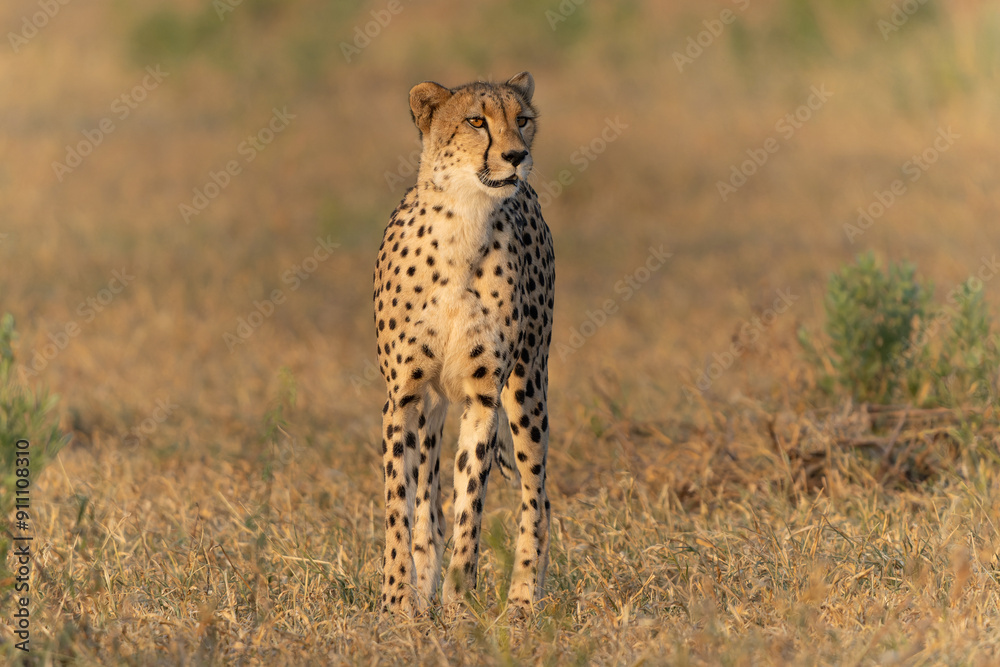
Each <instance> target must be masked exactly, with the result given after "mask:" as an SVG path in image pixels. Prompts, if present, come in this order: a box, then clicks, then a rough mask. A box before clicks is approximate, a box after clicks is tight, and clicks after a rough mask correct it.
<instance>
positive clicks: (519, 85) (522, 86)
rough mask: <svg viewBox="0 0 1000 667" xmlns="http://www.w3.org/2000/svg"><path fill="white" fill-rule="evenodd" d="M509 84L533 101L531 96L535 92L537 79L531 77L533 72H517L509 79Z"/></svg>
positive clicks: (526, 98)
mask: <svg viewBox="0 0 1000 667" xmlns="http://www.w3.org/2000/svg"><path fill="white" fill-rule="evenodd" d="M507 85H508V86H512V87H514V88H516V89H517V90H518V92H520V93H521V94H522V95H524V99H525V100H527V101H528V102H531V96H532V95H534V94H535V80H534V79H533V78H532V77H531V72H521V73H520V74H515V75H514V76H512V77H510V79H508V80H507Z"/></svg>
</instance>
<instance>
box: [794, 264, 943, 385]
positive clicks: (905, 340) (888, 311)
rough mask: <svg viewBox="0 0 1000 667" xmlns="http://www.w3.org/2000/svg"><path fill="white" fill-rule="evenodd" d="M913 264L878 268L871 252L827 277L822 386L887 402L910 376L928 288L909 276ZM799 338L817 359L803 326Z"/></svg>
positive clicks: (912, 269)
mask: <svg viewBox="0 0 1000 667" xmlns="http://www.w3.org/2000/svg"><path fill="white" fill-rule="evenodd" d="M914 273H915V268H914V267H913V265H912V264H908V263H903V264H899V265H890V266H889V267H888V269H887V270H886V271H885V272H883V271H882V269H881V267H880V266H879V264H878V262H877V261H876V259H875V257H874V255H873V254H871V253H868V254H867V255H861V256H859V257H858V258H857V262H856V263H855V264H853V265H848V266H845V267H844V268H842V269H841V270H840V271H839V272H838V273H835V274H833V275H832V276H830V280H829V282H828V283H827V288H826V302H825V307H826V329H825V331H826V336H827V338H828V341H829V342H828V345H829V352H828V354H827V355H826V360H825V363H823V364H822V365H823V366H824V367H825V368H827V369H830V371H832V372H826V373H824V378H823V385H824V386H825V387H826V388H828V389H832V385H833V384H839V385H840V386H842V387H843V388H844V389H846V390H847V391H848V392H850V394H851V396H852V397H853V398H854V399H855V400H856V401H862V402H868V403H889V402H891V401H892V399H893V398H894V397H895V396H896V395H897V394H898V392H899V390H900V389H901V387H902V386H903V385H904V384H905V382H904V380H905V379H906V378H907V377H909V376H910V375H911V374H910V372H909V371H910V368H911V367H912V365H913V363H914V361H915V356H916V355H915V354H913V351H914V350H913V349H912V348H913V343H914V341H915V339H916V338H917V333H918V328H919V327H920V325H921V322H923V320H924V318H925V308H926V305H927V300H928V297H927V295H928V288H927V287H925V286H924V285H921V284H920V283H919V282H918V281H917V280H916V279H915V278H914ZM799 340H800V341H801V342H802V344H803V345H804V346H805V347H806V349H807V351H809V352H810V353H812V354H813V355H814V357H816V358H818V357H819V356H820V355H819V354H818V353H817V352H816V349H815V346H814V345H813V343H812V341H811V340H810V339H809V336H808V335H807V334H806V332H805V331H804V330H800V332H799Z"/></svg>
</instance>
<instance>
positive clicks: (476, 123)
mask: <svg viewBox="0 0 1000 667" xmlns="http://www.w3.org/2000/svg"><path fill="white" fill-rule="evenodd" d="M467 120H468V121H469V125H471V126H472V127H474V128H476V129H479V128H481V127H482V126H483V125H486V119H485V118H480V117H478V116H477V117H476V118H469V119H467Z"/></svg>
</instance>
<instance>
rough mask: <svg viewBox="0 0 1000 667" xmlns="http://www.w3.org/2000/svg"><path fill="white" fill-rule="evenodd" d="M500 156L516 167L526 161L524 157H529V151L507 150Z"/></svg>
mask: <svg viewBox="0 0 1000 667" xmlns="http://www.w3.org/2000/svg"><path fill="white" fill-rule="evenodd" d="M500 157H502V158H503V159H504V160H507V162H510V163H511V164H512V165H514V166H515V167H516V166H517V165H519V164H521V163H522V162H524V158H526V157H528V151H507V152H506V153H502V154H501V155H500Z"/></svg>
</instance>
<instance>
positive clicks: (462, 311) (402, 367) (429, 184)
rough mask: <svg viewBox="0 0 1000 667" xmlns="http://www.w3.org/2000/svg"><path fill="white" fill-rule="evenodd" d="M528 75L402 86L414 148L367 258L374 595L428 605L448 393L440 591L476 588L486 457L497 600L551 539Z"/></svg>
mask: <svg viewBox="0 0 1000 667" xmlns="http://www.w3.org/2000/svg"><path fill="white" fill-rule="evenodd" d="M533 92H534V81H533V79H532V78H531V75H530V74H528V73H527V72H522V73H521V74H518V75H516V76H514V77H513V78H511V79H510V80H509V81H507V82H506V83H503V84H492V83H471V84H467V85H464V86H460V87H458V88H453V89H448V88H444V87H443V86H440V85H438V84H436V83H431V82H426V83H422V84H419V85H417V86H415V87H414V88H413V89H412V90H411V91H410V109H411V111H412V112H413V119H414V122H415V123H416V125H417V127H418V128H419V130H420V133H421V138H422V145H423V150H422V154H421V160H420V171H419V175H418V178H417V184H416V186H415V187H414V188H412V189H410V190H409V191H408V192H407V193H406V195H405V196H404V198H403V201H402V203H400V205H399V207H398V208H397V209H396V210H395V212H394V213H393V214H392V217H391V219H390V222H389V226H388V227H387V228H386V230H385V236H384V237H383V240H382V246H381V247H380V249H379V255H378V261H377V263H376V267H375V323H376V329H377V336H378V355H379V367H380V370H381V372H382V375H383V377H384V378H385V381H386V386H387V390H388V400H387V401H386V403H385V407H384V408H383V410H382V412H383V432H382V452H383V473H384V478H385V531H386V538H385V560H384V572H383V582H382V606H383V608H384V609H387V610H398V611H402V612H404V613H412V612H413V611H416V610H419V609H422V608H423V607H424V606H426V605H427V603H428V602H429V601H431V600H433V598H434V596H435V593H436V591H437V587H438V584H439V583H440V576H441V561H442V555H443V552H444V527H445V523H444V513H443V512H442V509H441V499H440V468H439V462H440V457H439V454H440V449H441V436H442V428H443V425H444V421H445V413H446V411H447V409H448V405H449V403H456V404H459V405H461V407H462V418H461V424H460V434H459V443H458V452H457V456H456V459H455V491H454V518H455V522H454V551H453V554H452V558H451V564H450V566H449V570H448V576H447V578H446V579H445V582H444V599H445V602H451V601H454V600H456V599H461V596H462V595H463V593H464V591H466V590H468V589H469V588H475V586H476V575H477V572H476V570H477V564H478V555H479V538H480V524H481V520H482V512H483V499H484V498H485V495H486V484H487V481H488V480H489V474H490V468H491V466H492V463H493V460H494V458H495V459H496V460H497V462H498V463H499V464H500V466H501V468H502V469H503V471H504V472H505V474H506V473H509V472H513V473H515V475H517V476H519V477H520V482H521V497H522V504H521V520H520V534H519V536H518V538H517V545H516V550H515V554H516V561H515V565H514V575H513V581H512V583H511V589H510V594H509V596H508V598H509V600H510V601H511V602H512V603H514V604H516V605H518V606H520V607H530V606H531V604H532V603H533V602H534V601H536V600H538V598H539V597H540V596H541V593H542V586H543V582H544V578H545V569H546V566H547V564H548V549H549V501H548V499H547V497H546V493H545V459H546V452H547V449H548V441H549V424H548V412H547V407H546V397H547V392H548V351H549V343H550V340H551V336H552V307H553V288H554V284H555V265H554V256H553V252H552V238H551V236H550V234H549V229H548V227H547V226H546V224H545V221H544V220H542V215H541V211H540V209H539V206H538V199H537V196H536V195H535V192H534V190H532V188H531V187H530V186H529V185H528V184H527V182H526V181H525V179H526V177H527V176H528V174H529V172H530V170H531V164H532V160H531V155H530V149H531V143H532V139H533V138H534V134H535V125H536V112H535V110H534V108H533V107H532V105H531V97H532V93H533Z"/></svg>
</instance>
